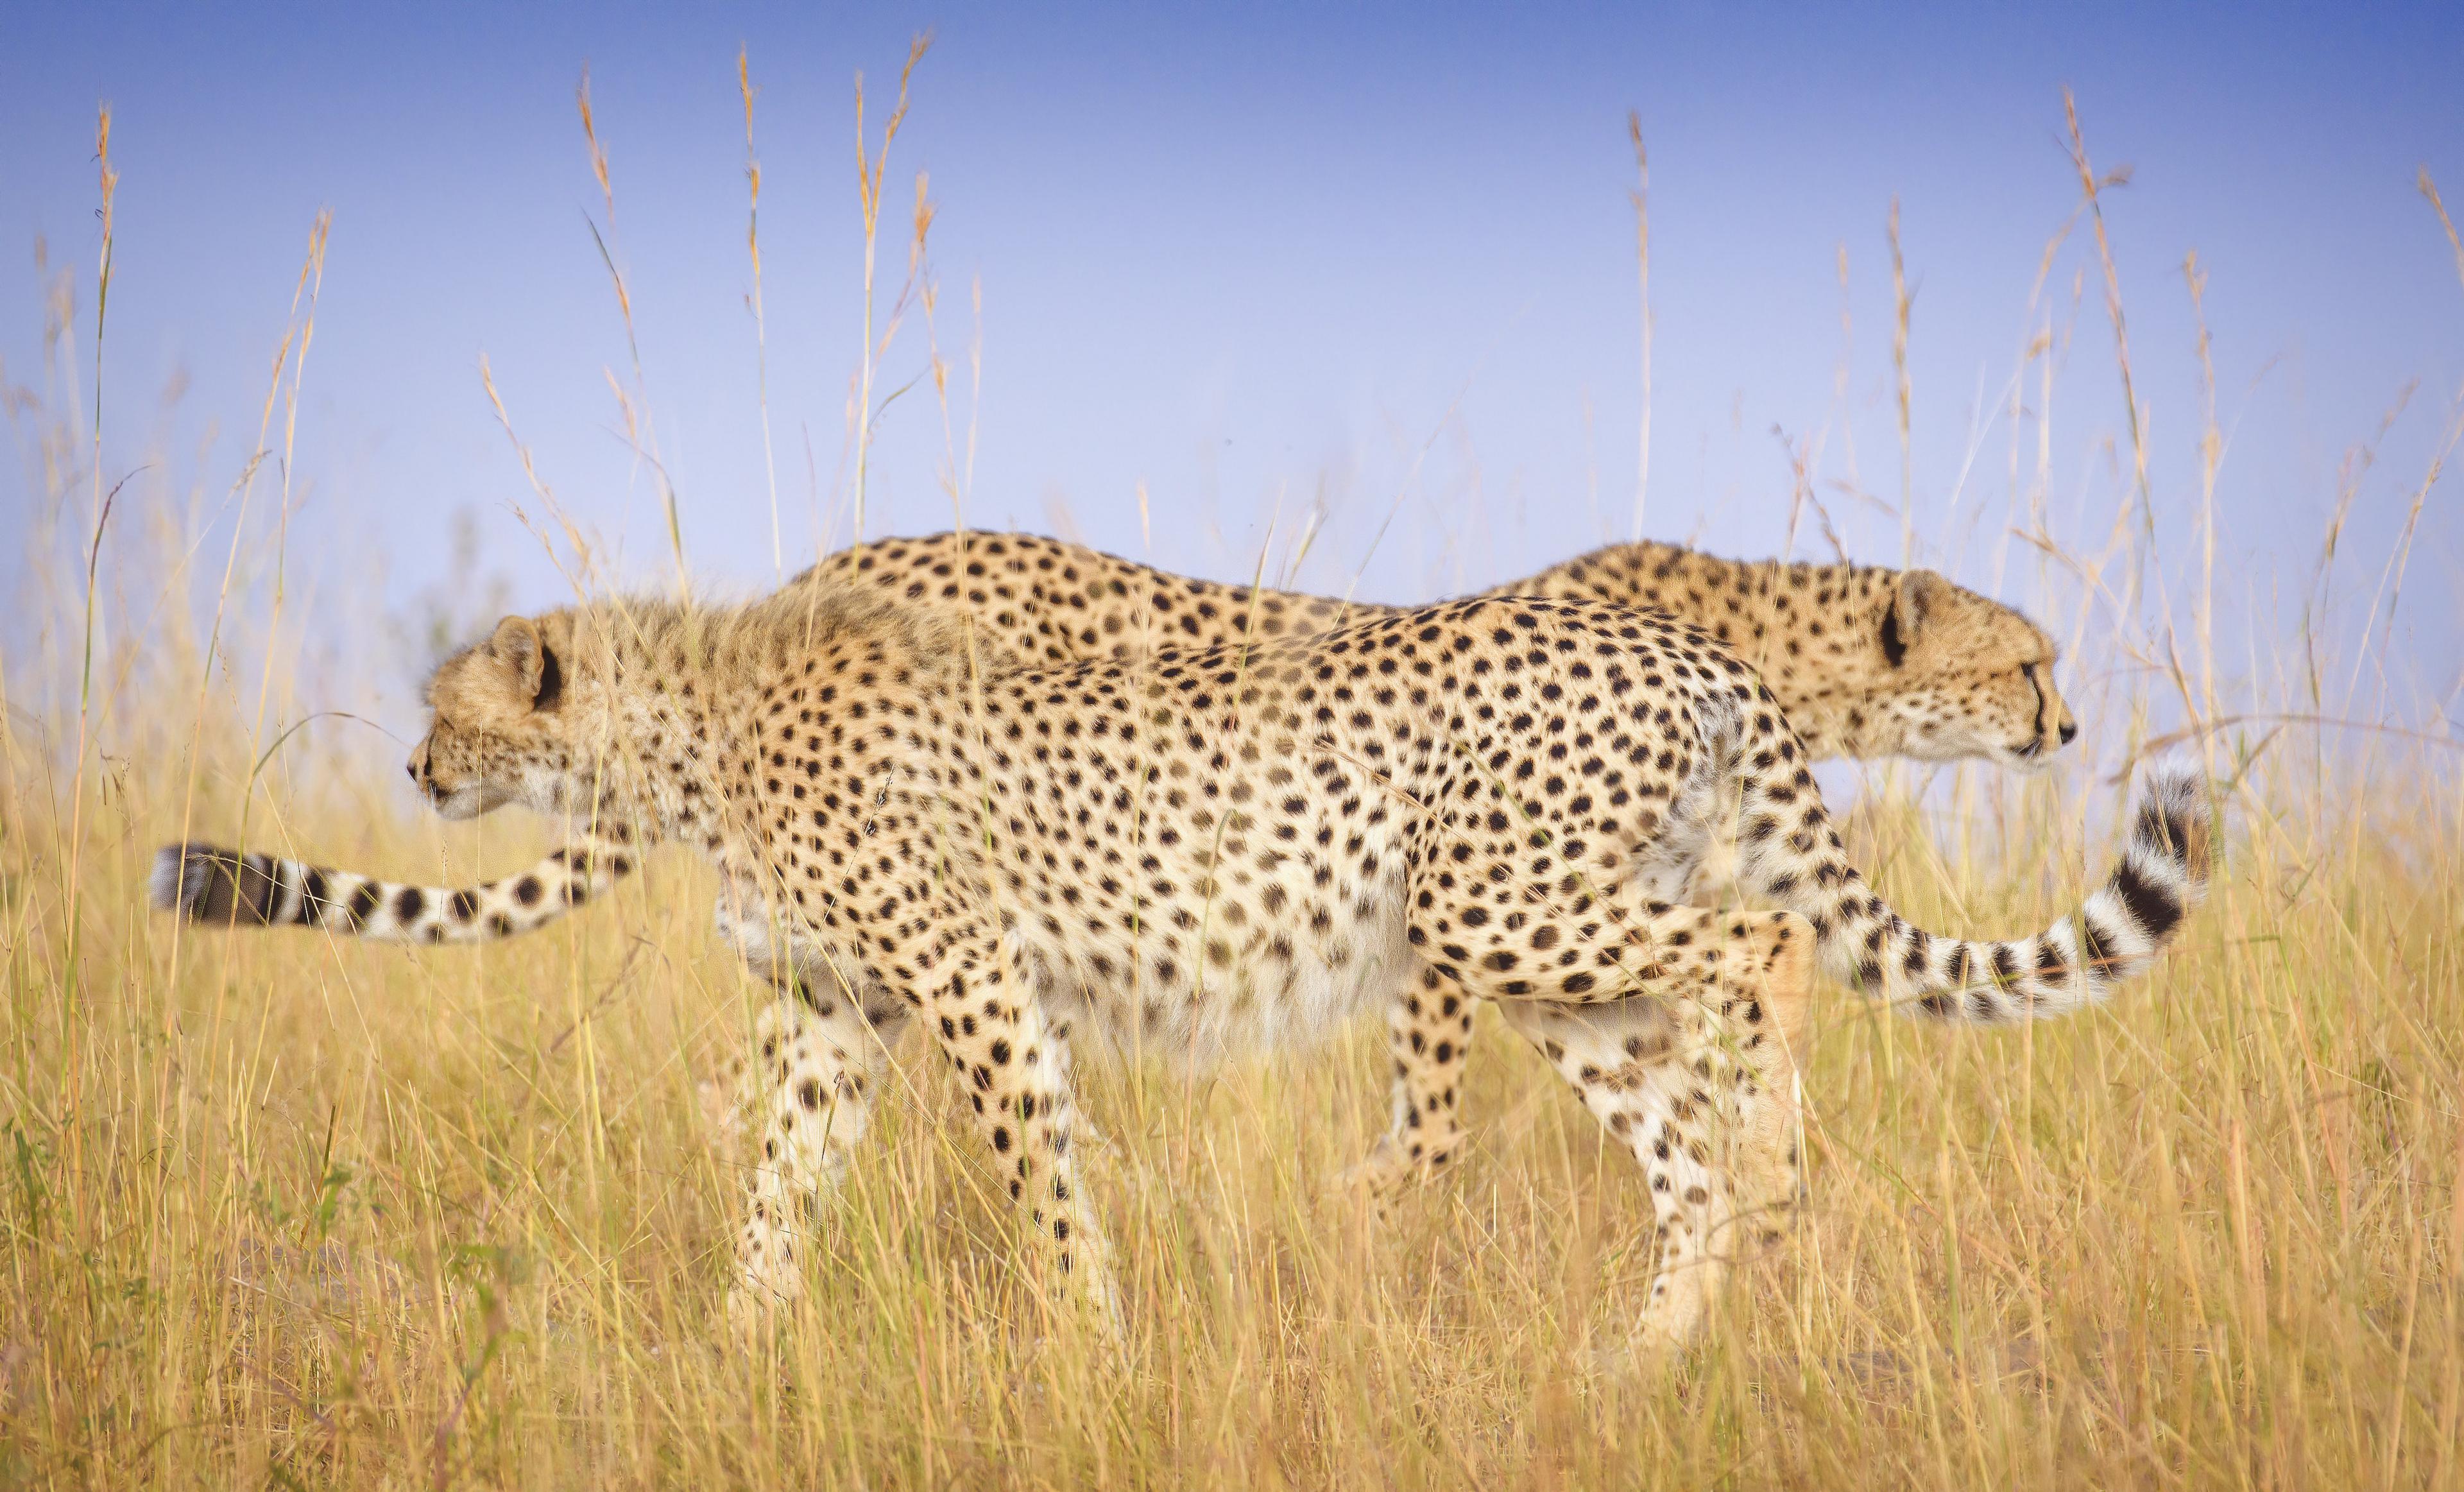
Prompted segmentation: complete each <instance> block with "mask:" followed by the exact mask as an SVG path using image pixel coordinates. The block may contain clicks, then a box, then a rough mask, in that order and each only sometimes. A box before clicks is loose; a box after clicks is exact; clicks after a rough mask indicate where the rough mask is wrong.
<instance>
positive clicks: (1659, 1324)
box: [1499, 913, 1814, 1356]
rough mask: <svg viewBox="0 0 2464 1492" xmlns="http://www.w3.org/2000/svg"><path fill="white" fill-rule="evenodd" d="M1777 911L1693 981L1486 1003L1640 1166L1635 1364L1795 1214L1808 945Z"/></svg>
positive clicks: (1778, 1235)
mask: <svg viewBox="0 0 2464 1492" xmlns="http://www.w3.org/2000/svg"><path fill="white" fill-rule="evenodd" d="M1781 915H1782V916H1783V917H1784V918H1785V920H1784V921H1780V920H1775V919H1774V917H1773V916H1772V914H1770V913H1762V914H1757V915H1750V916H1747V917H1742V918H1738V919H1735V920H1734V921H1733V922H1732V923H1731V924H1730V928H1729V930H1728V933H1729V935H1728V937H1727V944H1728V947H1727V951H1726V952H1727V956H1726V957H1724V958H1723V960H1722V961H1721V967H1722V969H1723V970H1724V972H1723V973H1722V974H1721V975H1720V976H1717V977H1716V978H1715V979H1713V980H1711V981H1709V982H1704V983H1697V982H1694V981H1692V980H1682V981H1672V982H1673V983H1674V985H1675V987H1674V988H1673V989H1670V990H1667V991H1661V990H1655V991H1654V992H1652V993H1647V994H1639V995H1632V996H1628V997H1626V998H1622V999H1618V1000H1615V1001H1612V1002H1608V1003H1599V1004H1567V1003H1553V1002H1536V1001H1533V1000H1529V999H1521V1000H1516V999H1506V1000H1501V1001H1500V1002H1499V1005H1500V1010H1501V1012H1502V1013H1503V1014H1504V1016H1505V1018H1506V1020H1507V1023H1508V1024H1510V1025H1512V1026H1513V1027H1514V1028H1515V1029H1516V1030H1517V1031H1519V1032H1521V1033H1522V1034H1523V1035H1524V1036H1525V1037H1526V1038H1527V1039H1529V1041H1530V1042H1531V1043H1532V1044H1533V1045H1535V1046H1537V1047H1539V1048H1540V1051H1541V1053H1542V1055H1543V1056H1545V1057H1547V1058H1548V1060H1549V1062H1550V1064H1551V1065H1552V1066H1554V1067H1555V1068H1556V1069H1557V1072H1558V1075H1559V1076H1561V1077H1563V1078H1564V1079H1565V1080H1566V1082H1567V1083H1568V1085H1570V1086H1572V1087H1573V1089H1574V1091H1575V1093H1576V1094H1577V1095H1578V1096H1579V1097H1580V1098H1581V1099H1582V1101H1583V1105H1584V1107H1585V1108H1588V1109H1590V1110H1591V1112H1592V1115H1593V1117H1595V1118H1596V1119H1598V1120H1599V1122H1600V1123H1601V1124H1602V1125H1603V1126H1605V1127H1606V1128H1607V1129H1608V1130H1609V1132H1610V1133H1611V1134H1613V1135H1615V1136H1616V1137H1617V1139H1618V1140H1619V1141H1621V1142H1623V1143H1624V1144H1625V1146H1626V1147H1627V1148H1628V1149H1630V1150H1631V1151H1632V1152H1633V1153H1634V1156H1635V1159H1636V1160H1638V1161H1639V1162H1640V1163H1641V1165H1642V1168H1643V1173H1644V1175H1645V1178H1646V1180H1647V1182H1648V1184H1649V1187H1650V1195H1651V1204H1652V1211H1653V1214H1654V1228H1655V1232H1656V1234H1657V1240H1656V1241H1657V1249H1658V1256H1659V1257H1658V1261H1657V1268H1656V1270H1655V1272H1654V1275H1653V1278H1652V1282H1651V1287H1650V1295H1649V1298H1648V1299H1647V1300H1646V1301H1645V1303H1644V1305H1643V1307H1642V1311H1641V1316H1640V1320H1639V1323H1638V1325H1637V1330H1636V1338H1637V1340H1636V1343H1635V1346H1636V1347H1637V1348H1638V1349H1640V1350H1641V1351H1642V1352H1643V1353H1644V1354H1645V1355H1646V1356H1657V1355H1659V1354H1661V1353H1663V1352H1666V1351H1669V1350H1673V1349H1682V1348H1683V1347H1685V1346H1686V1345H1688V1344H1690V1343H1691V1342H1693V1341H1694V1340H1696V1339H1697V1338H1699V1337H1700V1336H1701V1335H1702V1334H1703V1332H1704V1329H1705V1327H1706V1326H1707V1324H1708V1321H1709V1318H1710V1315H1711V1310H1712V1307H1713V1305H1714V1303H1715V1302H1716V1301H1717V1300H1718V1299H1719V1297H1720V1292H1721V1289H1722V1286H1723V1285H1724V1284H1725V1283H1726V1281H1727V1275H1728V1274H1729V1272H1730V1271H1731V1269H1732V1268H1733V1267H1734V1266H1736V1265H1737V1264H1738V1263H1740V1262H1744V1261H1746V1260H1747V1259H1749V1258H1750V1257H1751V1256H1753V1255H1754V1254H1756V1253H1757V1252H1760V1251H1763V1250H1767V1249H1769V1248H1770V1247H1771V1246H1772V1245H1774V1244H1776V1243H1778V1242H1779V1241H1781V1240H1782V1238H1783V1237H1784V1235H1785V1232H1786V1230H1787V1228H1788V1226H1789V1225H1790V1223H1791V1221H1792V1220H1793V1214H1794V1212H1795V1209H1796V1205H1797V1200H1798V1196H1799V1192H1800V1180H1799V1156H1798V1147H1799V1143H1800V1107H1799V1106H1800V1100H1799V1096H1798V1085H1797V1062H1798V1056H1799V1053H1800V1052H1801V1050H1802V1042H1803V1039H1804V1032H1805V1024H1806V1012H1807V1009H1808V1003H1809V996H1810V994H1811V991H1812V986H1813V980H1814V938H1813V936H1812V930H1811V929H1810V928H1809V927H1808V926H1806V925H1805V924H1804V923H1803V922H1802V921H1801V920H1800V919H1798V918H1796V917H1795V916H1794V915H1793V914H1781ZM1738 927H1742V928H1743V929H1744V930H1745V933H1744V935H1743V936H1738V935H1736V933H1735V932H1734V930H1735V929H1736V928H1738ZM1783 930H1785V931H1787V932H1788V934H1789V935H1788V936H1787V937H1786V938H1785V939H1784V940H1783V939H1782V938H1780V937H1779V936H1778V933H1780V932H1782V931H1783ZM1740 945H1742V947H1741V946H1740Z"/></svg>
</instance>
